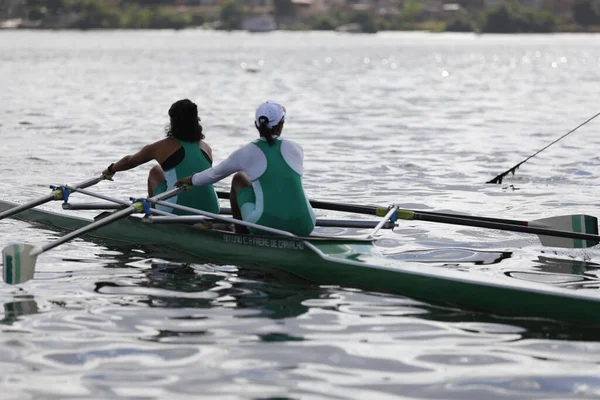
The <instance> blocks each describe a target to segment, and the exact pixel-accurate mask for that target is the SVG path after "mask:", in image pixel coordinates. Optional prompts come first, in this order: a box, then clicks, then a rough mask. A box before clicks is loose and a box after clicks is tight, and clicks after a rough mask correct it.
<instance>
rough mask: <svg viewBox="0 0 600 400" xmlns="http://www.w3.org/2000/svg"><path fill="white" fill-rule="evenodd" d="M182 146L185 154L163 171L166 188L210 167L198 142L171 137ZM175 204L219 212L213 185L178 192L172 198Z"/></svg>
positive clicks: (180, 212) (177, 211)
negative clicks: (178, 161)
mask: <svg viewBox="0 0 600 400" xmlns="http://www.w3.org/2000/svg"><path fill="white" fill-rule="evenodd" d="M173 139H174V140H176V141H177V143H179V144H180V145H181V147H183V149H184V151H185V156H184V157H183V160H182V161H181V162H180V163H179V164H177V165H176V166H175V167H174V168H171V169H169V170H166V171H164V173H165V179H166V181H167V182H166V183H167V187H166V188H165V189H166V190H170V189H172V188H174V187H175V182H177V181H178V180H179V179H181V178H185V177H186V176H191V175H193V174H194V173H196V172H202V171H204V170H205V169H209V168H210V167H211V164H210V162H209V161H208V160H207V159H206V157H205V156H204V153H203V152H202V150H201V149H200V146H199V143H198V142H184V141H181V140H178V139H175V138H173ZM173 199H174V200H171V201H174V202H175V204H179V205H182V206H186V207H192V208H197V209H199V210H204V211H208V212H211V213H215V214H218V213H219V199H218V198H217V194H216V193H215V188H214V186H213V185H205V186H194V187H192V188H190V189H189V190H187V191H185V192H182V193H180V194H178V195H177V196H176V197H174V198H173ZM172 212H173V213H174V214H178V215H181V214H187V213H186V212H185V211H180V210H175V209H173V211H172Z"/></svg>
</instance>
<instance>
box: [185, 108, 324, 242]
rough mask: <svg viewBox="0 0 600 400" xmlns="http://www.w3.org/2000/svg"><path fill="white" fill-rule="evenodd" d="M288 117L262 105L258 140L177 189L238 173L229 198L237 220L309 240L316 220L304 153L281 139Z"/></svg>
mask: <svg viewBox="0 0 600 400" xmlns="http://www.w3.org/2000/svg"><path fill="white" fill-rule="evenodd" d="M285 114H286V110H285V107H283V106H282V105H281V104H279V103H276V102H273V101H267V102H265V103H263V104H261V105H260V106H259V107H258V109H257V110H256V116H255V121H254V124H255V126H256V129H258V132H259V134H260V137H259V138H258V139H257V140H255V141H253V142H251V143H248V144H247V145H246V146H244V147H242V148H241V149H238V150H236V151H234V152H233V153H231V155H230V156H229V157H228V158H227V159H226V160H225V161H223V162H222V163H220V164H219V165H217V166H216V167H213V168H209V169H207V170H205V171H202V172H199V173H196V174H194V175H193V176H189V177H187V178H183V179H180V180H179V181H178V182H177V186H181V185H184V184H188V185H189V184H191V185H193V186H202V185H211V184H213V183H215V182H218V181H220V180H221V179H223V178H225V177H227V176H229V175H231V174H233V173H236V172H237V173H236V174H235V175H234V176H233V180H232V182H231V196H230V201H231V209H232V212H233V216H234V218H237V219H242V220H244V221H247V222H253V223H257V224H261V225H265V226H269V227H271V228H277V229H282V230H285V231H288V232H291V233H294V234H296V235H299V236H308V235H309V234H310V233H311V232H312V230H313V229H314V227H315V220H316V218H315V214H314V212H313V210H312V208H311V206H310V203H309V201H308V199H307V197H306V195H305V193H304V189H303V187H302V174H303V172H304V169H303V164H302V162H303V158H304V152H303V151H302V147H301V146H300V145H299V144H297V143H295V142H292V141H291V140H287V139H282V138H281V133H282V130H283V124H284V122H285ZM238 231H239V229H238Z"/></svg>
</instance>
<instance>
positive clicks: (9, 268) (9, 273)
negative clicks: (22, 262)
mask: <svg viewBox="0 0 600 400" xmlns="http://www.w3.org/2000/svg"><path fill="white" fill-rule="evenodd" d="M4 281H5V282H6V283H9V284H11V285H12V284H14V282H13V258H12V256H10V255H7V256H6V257H5V259H4Z"/></svg>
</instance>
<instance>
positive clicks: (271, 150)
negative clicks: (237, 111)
mask: <svg viewBox="0 0 600 400" xmlns="http://www.w3.org/2000/svg"><path fill="white" fill-rule="evenodd" d="M252 144H253V145H255V146H256V147H258V148H259V149H260V151H261V152H262V153H263V154H264V155H265V158H266V169H265V171H264V172H263V173H262V175H260V176H259V177H258V178H256V179H254V180H252V187H253V189H254V193H255V196H256V204H260V203H262V204H263V209H262V212H254V213H252V212H250V213H245V212H244V209H243V206H242V216H244V217H245V218H244V220H247V221H249V222H256V223H258V224H261V225H265V226H269V227H272V228H277V229H282V230H290V231H293V232H294V233H295V234H297V235H300V236H307V235H309V234H310V233H311V232H312V230H313V228H314V221H313V220H312V215H311V213H310V211H309V210H310V207H309V203H308V199H307V198H306V195H305V194H304V189H303V187H302V170H301V168H302V165H301V157H302V149H301V148H300V146H298V145H297V144H296V143H294V142H292V141H289V140H286V139H282V138H280V137H277V138H275V139H274V143H273V144H269V143H268V142H267V141H266V140H261V139H258V140H255V141H254V142H252ZM299 159H300V163H298V160H299ZM294 167H295V168H296V169H300V170H299V171H297V170H295V169H294ZM256 211H260V210H256ZM244 214H246V215H244ZM255 218H256V221H253V220H254V219H255Z"/></svg>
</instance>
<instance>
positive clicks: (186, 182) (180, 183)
mask: <svg viewBox="0 0 600 400" xmlns="http://www.w3.org/2000/svg"><path fill="white" fill-rule="evenodd" d="M175 186H177V187H181V186H193V185H192V176H191V175H190V176H187V177H185V178H181V179H180V180H178V181H177V182H175Z"/></svg>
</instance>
